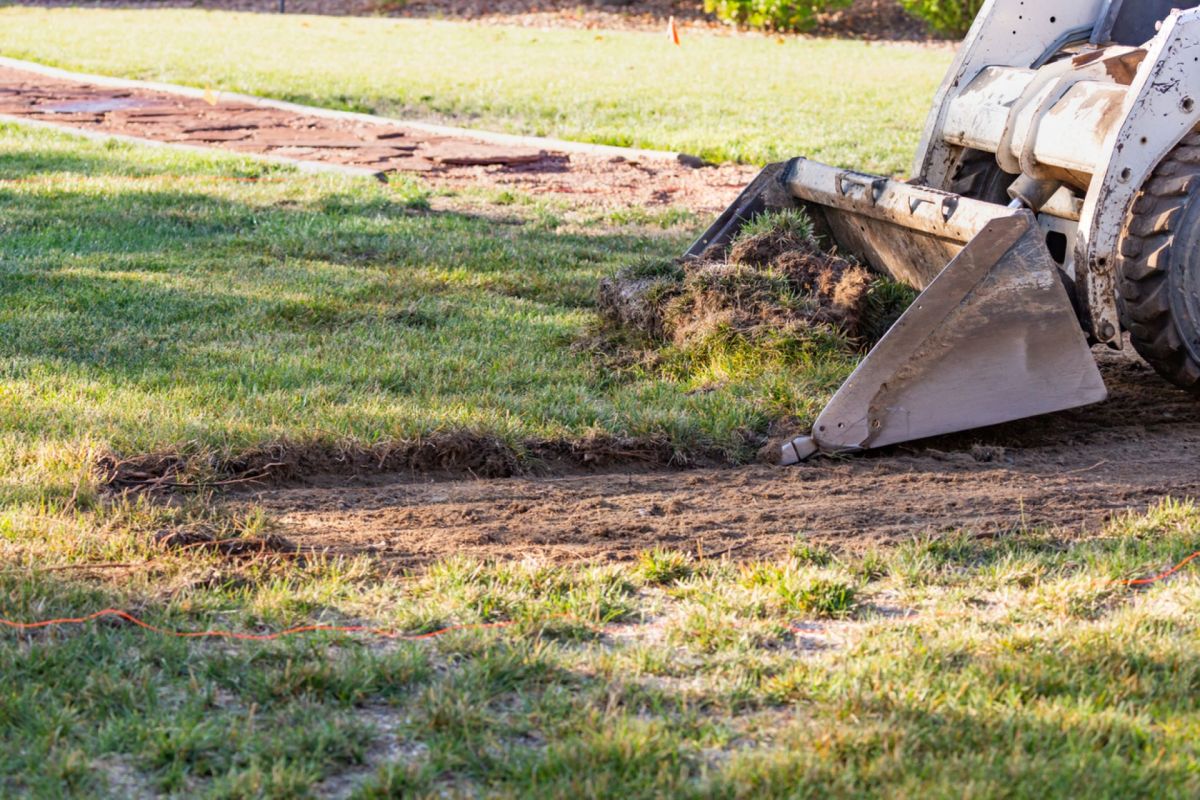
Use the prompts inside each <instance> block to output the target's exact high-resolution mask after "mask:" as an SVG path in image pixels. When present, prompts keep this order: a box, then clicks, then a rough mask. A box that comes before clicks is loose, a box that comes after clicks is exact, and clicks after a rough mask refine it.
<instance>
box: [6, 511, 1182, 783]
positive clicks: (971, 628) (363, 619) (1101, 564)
mask: <svg viewBox="0 0 1200 800" xmlns="http://www.w3.org/2000/svg"><path fill="white" fill-rule="evenodd" d="M196 525H207V526H210V527H218V528H220V527H224V528H228V529H230V530H231V531H234V532H236V531H237V530H238V529H239V526H243V525H244V521H243V520H238V519H232V518H228V517H224V516H222V515H221V513H220V512H217V511H214V510H213V509H212V508H211V507H210V506H208V505H206V503H205V502H204V501H203V500H202V499H195V500H190V501H182V502H177V503H175V504H172V505H169V506H168V505H153V504H149V503H146V502H144V501H142V502H128V501H126V502H113V503H108V504H105V505H104V506H102V507H100V508H98V509H96V510H93V511H88V512H81V513H78V514H76V515H75V516H72V517H63V516H61V515H47V514H43V513H37V512H28V511H27V512H23V513H17V512H13V511H11V510H10V511H8V512H6V513H5V514H4V516H3V517H2V518H0V530H2V531H3V533H4V536H3V537H0V547H2V548H3V555H4V560H5V563H6V564H12V565H16V564H31V565H34V566H30V567H26V568H13V567H10V568H8V569H6V570H4V571H0V617H4V618H9V619H18V620H35V619H45V618H50V617H55V616H59V615H78V614H83V613H86V612H90V611H94V610H98V609H101V608H104V607H109V606H117V607H122V608H130V609H133V610H134V611H136V612H137V613H138V614H139V615H140V616H142V617H143V618H145V619H146V620H147V621H148V622H150V623H152V624H155V625H159V626H164V627H168V628H177V629H184V630H198V629H211V628H225V629H232V630H237V631H244V632H265V631H269V630H278V629H280V628H282V627H284V626H288V625H296V624H304V623H313V622H319V623H323V624H368V625H374V626H378V627H381V628H385V629H388V630H394V631H398V632H408V633H421V632H426V631H431V630H434V629H437V628H440V627H442V626H445V625H450V624H461V625H466V626H478V625H490V624H494V623H497V622H502V623H511V624H508V625H507V626H505V627H467V628H466V629H462V630H459V631H457V632H453V633H450V634H446V635H444V636H442V637H439V638H436V639H432V640H426V641H420V642H405V641H394V640H393V641H387V640H377V639H371V638H369V637H365V638H363V637H355V636H351V635H346V634H312V635H306V636H302V637H297V638H292V639H285V640H281V641H278V642H267V643H253V642H222V641H209V640H202V641H197V640H192V641H189V640H180V639H174V638H169V637H164V636H161V635H157V634H153V633H150V632H147V631H144V630H141V629H138V628H135V627H132V626H128V625H109V624H103V623H97V624H89V625H84V626H67V627H60V628H51V629H47V630H42V631H35V632H30V633H26V634H20V633H16V632H7V633H5V632H2V631H0V671H2V672H3V674H4V676H5V682H4V687H3V689H0V793H3V794H5V795H6V796H18V795H19V796H31V797H45V798H52V797H54V798H57V797H64V796H65V797H97V796H100V797H129V796H149V795H151V794H152V793H154V792H161V793H164V794H172V795H174V796H187V797H210V798H247V797H261V798H292V797H308V796H330V795H334V794H336V795H337V796H352V797H357V798H380V797H397V798H398V797H406V798H407V797H435V796H481V795H482V796H490V797H513V798H516V797H529V796H540V797H572V796H585V797H623V798H652V797H665V796H671V797H697V798H699V797H706V798H710V797H717V798H751V797H753V798H761V797H780V798H784V797H787V798H791V797H826V796H856V797H914V798H915V797H922V798H925V797H935V798H936V797H945V798H951V797H954V798H959V797H979V798H985V797H986V798H992V797H1013V798H1025V797H1028V798H1034V797H1038V798H1040V797H1062V796H1067V795H1074V794H1082V795H1083V796H1087V797H1097V798H1108V797H1111V798H1124V797H1130V796H1158V797H1187V796H1194V795H1195V793H1196V792H1197V791H1198V790H1200V777H1198V775H1200V772H1198V770H1197V766H1198V760H1200V752H1198V750H1200V748H1198V746H1197V742H1198V741H1200V738H1198V737H1197V733H1198V731H1200V700H1198V699H1197V698H1198V697H1200V692H1198V690H1200V667H1198V666H1197V665H1198V664H1200V644H1198V643H1200V626H1198V624H1197V614H1196V612H1197V609H1200V580H1198V579H1197V578H1196V576H1195V575H1194V574H1193V573H1191V572H1186V573H1184V574H1182V575H1181V576H1179V577H1177V578H1175V579H1173V580H1170V581H1167V582H1164V583H1161V584H1158V585H1155V586H1152V587H1150V588H1147V589H1131V588H1126V587H1124V586H1121V585H1120V584H1118V583H1115V582H1114V581H1115V579H1118V578H1125V577H1130V576H1141V575H1146V574H1150V573H1154V572H1157V571H1159V570H1161V569H1162V568H1163V567H1165V566H1167V565H1169V564H1172V563H1174V562H1176V561H1178V560H1179V559H1181V558H1182V557H1183V556H1184V555H1186V554H1188V553H1190V552H1192V551H1194V550H1195V549H1197V548H1200V511H1198V510H1197V508H1196V507H1195V506H1194V505H1191V504H1187V503H1175V502H1170V501H1167V502H1164V503H1162V504H1160V505H1158V506H1156V507H1153V508H1151V509H1150V510H1149V513H1147V514H1144V515H1137V514H1133V515H1130V516H1128V517H1123V518H1120V519H1117V520H1116V521H1114V522H1113V523H1112V524H1110V525H1109V526H1108V527H1107V528H1106V529H1105V530H1103V531H1102V532H1100V533H1099V534H1098V535H1095V536H1092V537H1087V538H1078V537H1072V536H1070V535H1064V534H1069V532H1061V531H1025V530H1016V531H1012V532H1011V533H1010V534H1009V535H1008V536H1005V537H1003V538H1000V539H995V538H989V539H986V540H979V539H975V538H973V537H971V536H970V535H969V534H967V533H958V534H952V535H949V536H945V537H929V538H923V539H919V540H916V541H914V542H912V543H911V544H910V545H907V546H905V547H902V548H899V549H893V550H890V551H888V552H883V553H881V552H880V551H873V552H872V553H869V554H855V553H853V552H838V553H835V554H832V555H833V557H831V559H830V560H829V561H827V562H824V563H822V564H814V563H812V562H811V560H808V559H793V558H784V559H781V560H778V561H776V562H773V563H770V564H745V565H740V566H739V565H734V564H730V563H728V562H725V561H711V560H704V559H684V558H683V557H682V556H679V555H678V554H677V555H676V556H675V557H674V558H673V557H671V555H670V554H668V553H666V552H658V553H655V554H654V555H653V556H648V557H647V559H646V560H644V561H643V562H642V564H641V565H640V566H639V565H630V566H604V567H578V566H569V567H556V566H546V565H539V564H536V563H531V562H523V563H518V564H513V563H506V564H496V563H481V562H474V561H467V560H453V561H449V562H442V563H440V564H438V565H436V566H434V567H433V568H432V569H430V570H429V571H428V572H426V573H424V574H423V575H420V576H411V577H408V578H396V577H389V576H386V575H379V574H377V573H376V572H375V568H374V566H373V565H372V563H371V562H369V561H367V560H355V561H342V560H331V561H325V560H320V559H316V560H311V561H309V562H308V563H297V562H294V561H291V560H282V561H280V560H276V559H272V558H270V557H266V558H260V559H252V560H249V561H245V560H243V561H236V560H234V561H226V560H221V559H220V558H219V557H215V556H210V555H206V554H203V553H192V554H175V555H173V554H170V553H164V552H163V551H161V550H160V549H157V548H156V547H155V546H154V545H153V544H152V539H151V536H152V533H153V532H154V531H156V530H159V529H162V528H163V527H164V526H165V527H188V526H196ZM267 525H268V526H269V525H270V522H269V521H268V522H267ZM99 560H120V561H123V562H125V563H128V564H130V565H131V566H130V567H129V568H127V569H123V570H118V571H115V572H105V571H98V572H96V573H95V574H94V575H91V576H89V575H88V573H87V572H86V571H84V572H74V571H70V570H62V569H61V567H63V566H64V565H69V564H74V565H76V566H82V565H85V564H86V563H88V562H95V561H99ZM652 562H653V563H657V564H658V565H664V564H665V565H668V566H670V565H675V566H678V564H680V563H686V564H687V566H688V568H687V569H686V570H680V569H676V568H675V567H671V569H669V570H668V571H669V572H670V573H671V574H670V576H669V577H670V580H669V581H664V572H663V570H662V569H661V568H660V567H652ZM45 567H52V568H58V571H51V570H47V569H44V568H45ZM138 792H140V794H138Z"/></svg>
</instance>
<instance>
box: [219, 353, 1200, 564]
mask: <svg viewBox="0 0 1200 800" xmlns="http://www.w3.org/2000/svg"><path fill="white" fill-rule="evenodd" d="M1097 355H1098V357H1099V358H1100V361H1101V366H1102V368H1103V372H1104V376H1105V380H1106V381H1107V382H1108V384H1109V388H1110V390H1111V392H1112V398H1111V399H1110V400H1109V401H1108V402H1106V403H1104V404H1101V405H1098V406H1094V407H1091V408H1086V409H1081V410H1078V411H1072V412H1067V413H1062V414H1056V415H1052V416H1048V417H1044V418H1040V419H1036V420H1032V421H1029V422H1024V423H1016V424H1010V425H1004V426H999V427H996V428H991V429H988V430H985V431H977V432H974V433H972V434H966V435H959V436H954V437H944V438H942V439H940V440H933V441H930V442H927V443H922V444H919V445H916V446H909V447H906V448H893V449H890V450H887V451H884V452H882V453H880V454H875V455H871V456H865V457H857V458H846V459H823V460H818V461H815V462H813V463H811V464H809V465H806V466H801V467H793V468H781V467H771V466H754V467H745V468H738V469H702V470H691V471H669V472H664V471H656V472H650V473H643V474H628V475H622V474H611V473H608V474H574V475H568V476H565V477H559V478H553V479H525V478H509V479H503V480H491V481H485V480H479V481H465V482H464V481H455V482H445V481H444V482H428V483H422V482H416V481H413V480H406V481H403V482H392V483H381V482H380V478H379V477H378V476H376V477H375V478H363V479H362V483H361V484H359V485H357V486H356V485H354V484H353V482H347V480H346V479H345V478H344V477H343V478H339V479H337V480H336V481H331V482H329V483H328V484H324V485H322V484H321V482H320V481H319V480H316V481H314V483H313V485H309V486H304V487H291V488H276V489H266V490H253V491H242V492H238V493H235V494H232V495H229V496H228V497H227V502H229V503H232V504H234V505H237V506H241V505H245V504H257V505H261V506H263V507H265V508H266V509H267V510H269V511H270V512H271V513H272V514H273V515H274V516H276V518H277V519H278V520H279V521H280V526H281V528H280V533H281V534H283V535H284V536H286V537H287V538H288V539H289V540H290V541H291V542H293V543H295V544H296V545H297V546H299V547H301V548H304V549H310V548H311V549H317V550H327V551H328V552H330V553H333V554H358V553H371V554H374V555H376V556H377V557H379V558H381V559H382V560H383V561H384V562H385V563H386V564H390V565H391V566H393V567H395V568H398V569H399V568H419V567H421V566H422V565H426V564H428V563H430V562H432V561H435V560H437V559H440V558H445V557H448V556H454V555H465V556H472V557H477V558H496V559H522V558H527V557H532V558H538V559H544V560H550V561H559V562H572V561H587V562H604V561H613V560H615V561H621V560H628V559H632V558H634V557H635V556H636V555H637V553H639V552H641V551H643V550H646V549H649V548H653V547H669V548H674V549H680V550H685V551H690V552H692V553H694V554H697V555H701V556H704V557H707V558H717V557H729V558H732V559H738V560H748V559H759V558H772V557H776V556H779V555H781V554H782V553H785V552H786V551H787V549H788V548H789V546H790V545H791V544H792V543H793V541H794V537H795V535H796V534H798V533H799V534H804V535H805V536H807V537H808V538H809V539H810V540H812V541H815V542H819V543H824V544H828V545H832V546H834V547H837V548H844V549H849V550H861V549H864V548H866V547H869V546H873V545H878V544H887V543H894V542H897V541H900V540H903V539H905V538H908V537H911V536H913V535H918V534H921V533H924V532H935V533H936V532H940V531H948V530H957V529H967V530H969V531H972V532H974V533H976V534H977V535H980V536H998V535H1004V534H1005V533H1006V532H1010V531H1012V530H1014V529H1018V528H1021V527H1030V528H1033V527H1048V528H1061V529H1063V533H1064V535H1076V534H1079V533H1087V532H1090V531H1095V530H1096V529H1097V528H1098V527H1100V526H1102V525H1103V524H1104V522H1105V521H1106V520H1108V519H1110V518H1111V517H1113V516H1114V515H1118V514H1121V513H1123V512H1125V511H1126V510H1134V511H1144V510H1145V509H1146V508H1147V506H1149V505H1151V504H1153V503H1155V502H1157V501H1158V500H1160V499H1161V498H1164V497H1174V498H1195V497H1200V469H1197V464H1200V401H1197V400H1196V399H1195V398H1192V397H1191V396H1189V395H1187V394H1185V393H1183V392H1181V391H1179V390H1177V389H1174V388H1173V387H1171V386H1169V385H1167V384H1166V383H1165V382H1163V381H1162V380H1161V379H1160V378H1158V377H1157V376H1156V375H1155V374H1154V373H1153V372H1152V371H1151V370H1150V369H1149V368H1148V367H1147V366H1145V365H1144V364H1143V363H1142V362H1140V361H1138V360H1136V359H1135V357H1133V356H1131V355H1127V354H1116V353H1109V352H1107V351H1104V352H1100V351H1098V352H1097Z"/></svg>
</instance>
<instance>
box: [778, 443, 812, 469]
mask: <svg viewBox="0 0 1200 800" xmlns="http://www.w3.org/2000/svg"><path fill="white" fill-rule="evenodd" d="M820 449H821V448H819V447H817V443H816V441H815V440H814V439H813V438H812V437H811V436H801V437H800V438H799V439H793V440H792V441H790V442H788V443H787V444H785V445H784V446H783V456H782V458H780V460H779V463H780V464H781V465H783V466H785V467H793V466H795V465H796V464H799V463H800V462H802V461H808V460H809V459H810V458H812V457H813V456H815V455H816V454H817V453H818V452H819V451H820Z"/></svg>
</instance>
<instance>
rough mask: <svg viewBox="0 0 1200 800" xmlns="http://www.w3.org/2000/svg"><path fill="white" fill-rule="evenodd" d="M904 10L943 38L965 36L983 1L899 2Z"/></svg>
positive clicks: (938, 0) (911, 0) (929, 0)
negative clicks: (921, 20)
mask: <svg viewBox="0 0 1200 800" xmlns="http://www.w3.org/2000/svg"><path fill="white" fill-rule="evenodd" d="M900 5H902V6H904V10H905V11H907V12H908V13H910V14H912V15H913V16H915V17H918V18H920V19H923V20H925V22H927V23H928V24H929V27H930V29H931V30H933V31H934V32H935V33H940V34H942V35H944V36H957V37H961V36H965V35H966V33H967V31H968V30H970V28H971V23H972V22H974V21H975V15H976V14H978V13H979V9H980V8H982V7H983V0H900Z"/></svg>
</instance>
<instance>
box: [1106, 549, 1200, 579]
mask: <svg viewBox="0 0 1200 800" xmlns="http://www.w3.org/2000/svg"><path fill="white" fill-rule="evenodd" d="M1197 558H1200V551H1197V552H1195V553H1192V554H1191V555H1190V556H1188V557H1187V558H1185V559H1184V560H1183V561H1180V562H1179V563H1178V564H1176V565H1175V566H1173V567H1171V568H1170V569H1169V570H1167V571H1166V572H1162V573H1159V574H1158V575H1155V576H1154V577H1152V578H1137V579H1134V580H1127V581H1117V583H1119V584H1121V585H1122V586H1149V585H1150V584H1152V583H1158V582H1159V581H1164V580H1166V579H1167V578H1169V577H1171V576H1172V575H1174V574H1175V573H1177V572H1179V571H1180V570H1182V569H1183V568H1184V567H1186V566H1187V565H1188V564H1190V563H1192V562H1193V561H1195V560H1196V559H1197Z"/></svg>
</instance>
